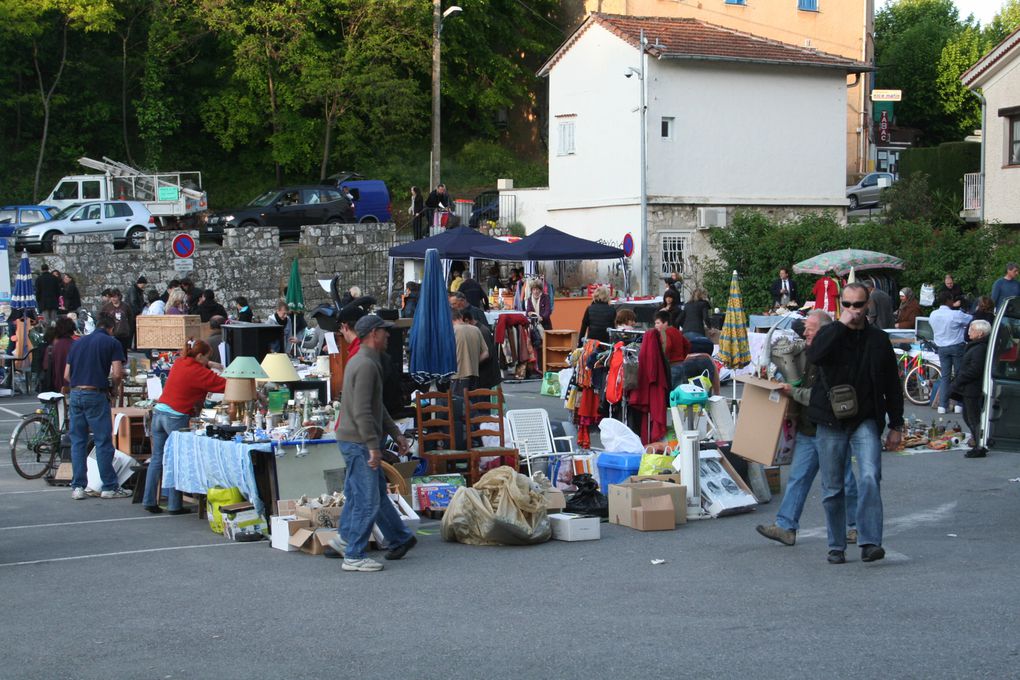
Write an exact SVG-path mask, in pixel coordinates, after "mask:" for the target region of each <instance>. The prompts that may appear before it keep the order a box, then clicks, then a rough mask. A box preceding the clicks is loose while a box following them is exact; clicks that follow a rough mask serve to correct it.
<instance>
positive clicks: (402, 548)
mask: <svg viewBox="0 0 1020 680" xmlns="http://www.w3.org/2000/svg"><path fill="white" fill-rule="evenodd" d="M416 545H418V539H417V538H415V537H414V536H412V537H411V538H409V539H407V540H406V541H404V542H403V543H401V544H400V545H398V546H397V547H396V548H394V549H393V550H390V551H389V552H387V553H386V554H385V555H384V557H385V558H386V559H388V560H399V559H402V558H403V557H404V555H406V554H407V551H408V550H410V549H411V548H413V547H414V546H416Z"/></svg>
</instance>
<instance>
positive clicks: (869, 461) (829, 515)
mask: <svg viewBox="0 0 1020 680" xmlns="http://www.w3.org/2000/svg"><path fill="white" fill-rule="evenodd" d="M880 435H881V433H880V432H879V429H878V423H876V422H875V421H874V420H872V419H868V420H866V421H864V422H863V423H861V424H860V425H858V426H857V427H856V428H855V429H854V430H852V431H851V430H844V429H842V428H839V427H829V426H828V425H819V426H818V433H817V435H816V436H815V439H816V443H817V446H818V467H819V470H820V472H821V473H822V490H823V496H822V507H823V508H824V510H825V523H826V525H827V527H828V532H829V550H846V503H845V502H844V497H845V486H844V480H845V476H846V475H845V471H846V459H847V457H848V456H851V455H852V456H853V457H854V458H856V459H857V466H858V475H857V492H858V495H857V544H858V545H882V495H881V488H880V487H881V483H882V440H881V439H880Z"/></svg>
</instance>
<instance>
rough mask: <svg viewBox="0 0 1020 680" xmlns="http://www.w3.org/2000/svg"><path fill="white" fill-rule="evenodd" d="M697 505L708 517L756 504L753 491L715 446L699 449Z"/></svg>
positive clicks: (748, 507)
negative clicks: (698, 497)
mask: <svg viewBox="0 0 1020 680" xmlns="http://www.w3.org/2000/svg"><path fill="white" fill-rule="evenodd" d="M698 468H699V475H698V478H699V482H700V483H701V506H702V507H703V508H704V509H705V511H706V512H707V513H708V514H709V515H711V516H712V517H720V516H722V515H732V514H736V513H738V512H749V511H750V510H752V509H753V508H754V506H756V505H757V504H758V501H757V499H755V497H754V493H752V492H751V489H750V488H749V487H748V486H747V484H745V483H744V480H743V479H741V478H740V475H738V474H737V471H736V470H734V469H733V466H732V465H730V463H729V461H728V460H726V457H725V456H723V455H722V454H721V453H720V452H719V450H718V449H706V450H703V451H701V452H700V453H699V466H698Z"/></svg>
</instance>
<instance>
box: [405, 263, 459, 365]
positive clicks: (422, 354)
mask: <svg viewBox="0 0 1020 680" xmlns="http://www.w3.org/2000/svg"><path fill="white" fill-rule="evenodd" d="M410 343H411V358H410V372H411V377H413V378H414V379H415V380H417V381H418V382H419V383H423V384H425V383H438V382H442V381H444V380H446V379H447V378H450V377H451V376H452V375H453V374H454V373H456V372H457V345H456V343H455V342H454V339H453V320H452V319H451V317H450V302H449V298H448V296H447V292H446V277H445V276H444V275H443V266H442V263H441V262H440V261H439V251H438V250H436V249H435V248H429V250H428V251H426V253H425V276H424V277H423V278H422V282H421V293H420V294H419V298H418V307H417V309H415V312H414V323H413V325H412V326H411V336H410Z"/></svg>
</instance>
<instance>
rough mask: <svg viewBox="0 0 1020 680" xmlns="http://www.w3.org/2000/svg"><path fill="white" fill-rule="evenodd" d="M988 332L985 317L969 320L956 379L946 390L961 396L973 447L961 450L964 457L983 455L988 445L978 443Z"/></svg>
mask: <svg viewBox="0 0 1020 680" xmlns="http://www.w3.org/2000/svg"><path fill="white" fill-rule="evenodd" d="M991 332H992V324H990V323H988V322H987V321H983V320H978V321H971V323H970V329H969V330H968V334H969V336H970V342H968V343H967V349H965V350H964V352H963V360H962V361H961V362H960V368H959V370H958V371H957V374H956V380H955V381H953V386H952V388H951V389H950V394H959V395H960V396H962V397H963V420H964V421H965V422H966V423H967V427H969V428H970V434H971V437H973V438H974V447H973V448H971V450H970V451H968V452H967V453H965V454H964V457H966V458H984V457H985V456H987V455H988V449H986V448H985V447H983V446H981V407H982V406H983V405H984V392H983V390H982V383H983V380H982V378H983V377H984V372H985V357H986V356H987V354H988V335H989V334H990V333H991Z"/></svg>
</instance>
